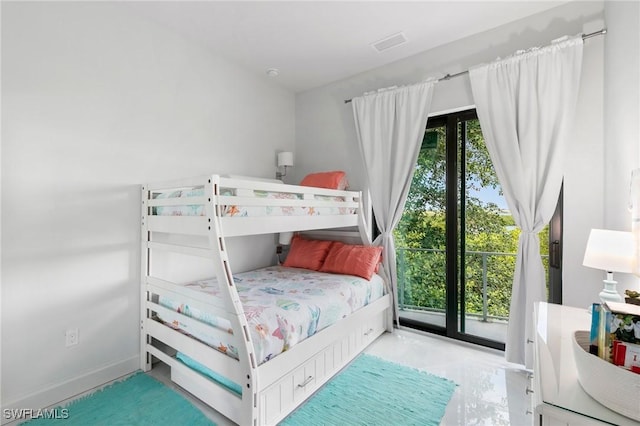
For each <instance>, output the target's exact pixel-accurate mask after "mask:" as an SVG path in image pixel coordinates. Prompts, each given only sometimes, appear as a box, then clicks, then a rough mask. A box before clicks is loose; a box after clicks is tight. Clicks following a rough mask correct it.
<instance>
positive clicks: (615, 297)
mask: <svg viewBox="0 0 640 426" xmlns="http://www.w3.org/2000/svg"><path fill="white" fill-rule="evenodd" d="M634 253H635V251H634V242H633V234H632V233H631V232H624V231H611V230H608V229H592V230H591V233H590V234H589V240H588V241H587V248H586V250H585V253H584V260H583V261H582V264H583V265H584V266H588V267H590V268H595V269H602V270H604V271H606V272H607V277H606V279H604V280H603V282H604V288H603V289H602V291H601V292H600V294H599V296H600V300H601V301H602V302H607V301H611V302H622V301H623V299H622V296H620V294H619V293H618V291H617V290H616V285H617V284H618V283H617V282H616V281H614V280H613V273H614V272H632V270H633V269H632V267H633V255H634Z"/></svg>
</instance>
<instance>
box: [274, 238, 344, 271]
mask: <svg viewBox="0 0 640 426" xmlns="http://www.w3.org/2000/svg"><path fill="white" fill-rule="evenodd" d="M331 244H333V241H325V240H307V239H305V238H302V237H299V236H297V235H296V236H294V237H293V239H292V240H291V247H290V248H289V254H287V258H286V259H285V260H284V263H283V264H282V266H288V267H291V268H304V269H311V270H313V271H318V270H320V267H321V266H322V263H323V262H324V259H325V258H326V257H327V253H329V249H330V248H331Z"/></svg>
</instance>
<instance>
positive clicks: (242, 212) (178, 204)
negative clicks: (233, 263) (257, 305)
mask: <svg viewBox="0 0 640 426" xmlns="http://www.w3.org/2000/svg"><path fill="white" fill-rule="evenodd" d="M269 194H276V196H275V197H271V196H269ZM280 209H285V210H286V211H285V212H282V211H281V210H280ZM309 209H312V210H311V211H310V210H309ZM185 210H186V211H188V213H189V214H187V213H186V212H185ZM296 210H298V213H300V214H301V215H297V216H296V215H295V214H296ZM311 213H313V214H311ZM362 213H363V212H362V209H361V194H360V193H359V192H353V191H338V190H329V189H321V188H312V187H303V186H296V185H285V184H278V183H271V182H265V181H259V180H249V179H239V178H226V177H222V176H218V175H212V176H205V177H201V178H193V179H185V180H180V181H173V182H166V183H162V184H152V185H145V186H143V187H142V259H141V260H142V262H141V263H142V289H141V290H142V306H141V308H142V313H141V363H142V365H141V368H142V369H143V370H144V371H148V370H150V369H151V368H152V365H153V363H154V362H155V361H162V362H164V363H166V364H168V365H169V366H170V368H171V379H172V380H173V381H174V382H176V383H177V384H178V385H180V386H181V387H183V388H184V389H186V390H187V391H189V392H190V393H192V394H193V395H195V396H196V397H198V398H199V399H200V400H202V401H204V402H205V403H206V404H208V405H210V406H211V407H213V408H214V409H215V410H217V411H218V412H220V413H222V414H223V415H225V416H226V417H228V418H229V419H231V420H233V421H234V422H236V423H238V424H240V425H252V426H256V425H264V424H267V425H273V424H277V423H278V422H279V421H281V420H282V419H284V418H285V417H286V416H287V415H288V414H289V413H291V412H292V411H293V410H294V409H295V408H296V407H297V406H299V405H300V404H301V403H302V402H304V400H305V399H307V398H308V397H309V396H311V394H313V392H315V391H316V390H317V389H318V388H319V387H320V386H321V385H322V384H324V383H325V382H326V381H327V380H329V379H330V378H331V377H332V376H333V375H334V374H336V373H337V372H338V371H339V370H340V369H342V368H343V367H344V366H345V365H346V364H347V363H348V362H349V361H351V360H352V359H353V358H354V357H355V356H356V355H358V354H359V353H360V352H361V351H362V350H363V349H364V348H365V347H366V346H367V345H369V344H370V343H371V342H373V341H374V340H375V339H376V338H377V337H378V336H379V335H380V334H382V333H383V332H384V331H385V330H386V329H389V330H390V324H389V322H388V318H389V315H388V310H389V309H390V306H391V303H390V296H389V295H388V292H385V294H384V295H383V296H382V297H380V298H378V299H376V300H372V301H370V303H369V304H367V305H366V306H364V307H362V308H360V309H358V310H356V311H355V312H353V313H352V314H351V315H349V316H347V317H346V318H343V319H341V320H339V322H337V323H335V324H333V325H330V326H328V327H326V328H324V329H321V330H319V331H318V332H316V333H315V334H313V335H312V336H310V337H308V338H306V339H304V340H302V341H300V342H298V343H297V344H295V345H293V346H292V347H291V348H289V349H288V350H285V351H284V352H282V353H280V354H279V355H277V356H275V357H273V358H271V359H269V360H268V361H266V362H260V360H259V358H258V357H257V356H256V351H255V347H254V342H253V339H252V337H251V332H250V330H249V326H248V322H247V318H246V316H245V311H244V309H243V306H242V304H241V302H240V298H239V296H238V291H237V288H236V285H235V283H234V274H233V272H232V270H231V267H230V264H229V259H228V252H227V249H226V243H225V241H226V239H228V238H231V237H237V236H246V235H255V234H269V233H281V232H302V231H310V230H327V231H322V237H323V238H324V239H335V240H341V241H347V242H356V243H359V244H364V245H368V244H370V239H369V236H368V233H367V232H366V226H365V224H364V220H363V214H362ZM289 214H294V216H290V215H289ZM340 229H342V230H340ZM354 230H355V231H354ZM185 235H186V236H189V237H188V238H185V237H184V236H185ZM167 236H169V237H167ZM171 236H176V237H180V238H175V239H172V238H171ZM160 237H162V238H160ZM191 238H193V241H194V243H190V242H189V241H190V239H191ZM198 239H199V240H198ZM196 240H198V242H197V243H196V242H195V241H196ZM203 241H204V243H203ZM160 252H164V253H165V254H166V253H167V252H169V253H178V254H179V256H194V257H198V258H204V259H207V261H210V262H211V263H212V265H213V270H215V278H216V279H217V283H218V286H219V290H220V296H221V298H214V297H212V296H210V295H208V294H205V293H202V292H200V291H195V290H193V289H192V288H189V287H185V286H184V285H182V284H183V283H177V282H169V281H168V280H165V279H160V278H158V277H157V276H156V275H155V274H154V266H153V265H154V262H152V260H153V256H156V254H157V253H160ZM158 255H159V254H158ZM163 297H164V298H168V297H169V298H171V299H172V300H178V301H180V303H183V304H186V305H188V306H189V307H190V308H194V309H198V310H200V311H201V312H204V313H205V314H207V315H210V316H214V317H217V318H219V319H223V320H225V321H227V322H228V324H229V326H228V330H221V329H220V327H215V326H212V325H210V324H207V323H205V322H201V321H198V320H197V319H194V318H193V317H192V316H188V315H184V314H183V313H178V312H176V311H174V310H172V309H169V308H167V307H166V305H163V304H161V303H160V302H159V299H160V298H163ZM158 318H162V319H163V321H164V322H162V321H159V320H158ZM176 321H177V322H179V323H180V324H184V325H186V326H188V327H189V328H190V329H191V330H199V331H202V332H205V333H207V334H208V335H212V336H214V337H216V338H219V339H220V340H221V341H225V342H228V343H229V345H231V346H234V347H235V348H236V351H235V353H234V357H232V356H230V355H229V354H225V353H222V352H221V351H220V350H219V349H216V348H214V347H212V346H210V345H207V344H205V343H203V342H202V341H201V340H199V339H196V338H193V337H191V336H190V335H187V334H186V333H185V332H184V330H180V329H176V328H172V327H170V326H168V325H167V323H171V322H174V323H175V322H176ZM176 354H182V355H186V356H187V357H188V359H190V360H193V361H195V362H196V363H198V364H199V365H200V366H201V368H204V369H208V370H209V371H212V372H213V374H214V377H215V378H216V380H214V379H212V378H211V377H207V376H205V375H204V374H203V373H201V372H198V371H196V370H194V369H192V368H190V367H188V366H187V365H186V364H185V363H184V362H183V361H181V360H179V359H178V357H177V356H176ZM200 371H201V370H200ZM229 382H231V386H230V385H229ZM230 389H233V390H230Z"/></svg>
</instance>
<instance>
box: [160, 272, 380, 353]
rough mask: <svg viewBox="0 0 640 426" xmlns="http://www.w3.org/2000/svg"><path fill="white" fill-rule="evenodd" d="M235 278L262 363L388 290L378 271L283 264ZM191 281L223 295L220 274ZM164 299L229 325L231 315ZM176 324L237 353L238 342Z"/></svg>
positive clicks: (184, 310) (199, 316)
mask: <svg viewBox="0 0 640 426" xmlns="http://www.w3.org/2000/svg"><path fill="white" fill-rule="evenodd" d="M234 280H235V283H236V288H237V290H238V295H239V297H240V300H241V302H242V305H243V307H244V311H245V316H246V318H247V322H248V324H249V328H250V331H251V337H252V339H253V344H254V348H255V351H256V355H257V357H258V360H259V362H260V363H263V362H265V361H267V360H269V359H271V358H273V357H274V356H276V355H278V354H280V353H282V352H284V351H286V350H287V349H289V348H291V347H292V346H293V345H295V344H296V343H298V342H300V341H302V340H304V339H306V338H307V337H309V336H312V335H313V334H315V333H316V332H318V331H319V330H322V329H323V328H325V327H327V326H329V325H331V324H333V323H335V322H336V321H338V320H339V319H341V318H343V317H346V316H347V315H349V314H351V313H352V312H354V311H356V310H358V309H359V308H361V307H363V306H365V305H367V304H369V303H370V302H371V301H373V300H376V299H378V298H379V297H381V296H382V295H383V292H384V290H383V288H384V285H383V280H382V278H380V277H379V276H377V275H374V276H373V278H372V279H371V281H367V280H365V279H363V278H359V277H355V276H351V275H338V274H328V273H323V272H315V271H310V270H306V269H298V268H285V267H282V266H270V267H267V268H263V269H259V270H256V271H251V272H245V273H240V274H236V275H234ZM186 286H188V287H191V288H194V289H197V290H199V291H202V292H204V293H207V294H210V295H212V296H213V297H219V295H220V290H219V288H218V284H217V281H216V280H215V279H209V280H202V281H196V282H192V283H189V284H186ZM159 303H160V304H161V305H163V306H165V307H167V308H170V309H173V310H175V311H178V312H181V313H183V314H184V315H187V316H190V317H192V318H195V319H198V320H200V321H203V322H206V323H208V324H211V325H214V326H216V327H217V328H219V329H221V330H228V329H229V322H228V321H227V320H224V319H221V318H217V317H214V316H212V315H208V314H206V313H203V312H200V311H198V310H195V309H192V308H191V307H190V306H188V305H184V304H180V303H179V302H176V301H174V300H170V299H167V298H160V300H159ZM173 325H174V326H175V327H176V328H180V329H181V330H182V331H184V332H186V333H188V334H191V335H193V337H195V338H197V339H199V340H201V341H203V342H205V343H207V344H208V345H210V346H213V347H215V348H217V349H218V350H220V351H222V352H225V353H227V354H228V355H230V356H235V357H236V358H237V350H236V348H234V347H232V346H230V345H228V344H227V343H226V342H221V341H220V340H219V339H214V338H212V336H207V335H202V334H200V333H198V332H196V331H195V330H189V328H188V327H187V326H186V324H183V323H178V324H175V323H174V324H173Z"/></svg>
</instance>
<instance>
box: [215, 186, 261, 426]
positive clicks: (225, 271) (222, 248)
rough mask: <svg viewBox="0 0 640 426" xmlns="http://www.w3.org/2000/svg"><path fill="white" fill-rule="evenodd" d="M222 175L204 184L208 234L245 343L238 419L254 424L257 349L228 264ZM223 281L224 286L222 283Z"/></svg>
mask: <svg viewBox="0 0 640 426" xmlns="http://www.w3.org/2000/svg"><path fill="white" fill-rule="evenodd" d="M219 179H220V178H219V176H217V175H216V176H211V177H209V178H208V179H207V183H205V185H204V190H205V194H213V195H212V197H213V198H208V199H207V203H206V204H205V206H206V217H207V223H208V235H209V244H210V248H211V249H213V251H214V253H215V255H214V263H215V265H214V266H215V270H216V276H217V279H218V283H219V286H220V289H222V288H223V287H224V288H225V289H226V291H222V294H223V295H224V296H223V298H224V299H225V303H226V304H227V308H228V309H229V311H230V312H235V320H236V322H237V324H239V327H240V330H236V327H235V326H234V327H233V329H234V333H237V332H238V331H239V332H240V333H238V334H237V335H238V336H239V337H240V336H241V337H242V339H243V340H244V345H241V346H240V347H239V348H238V355H239V361H240V366H241V369H242V371H244V372H246V380H245V382H244V383H243V386H242V390H243V392H242V406H243V409H242V413H241V416H242V417H243V418H242V419H234V420H236V421H238V420H239V423H240V424H249V425H255V424H257V422H258V407H257V405H258V403H257V399H258V397H257V390H258V375H257V368H258V360H257V359H256V356H255V350H254V347H253V342H252V340H251V335H250V333H249V326H248V324H247V319H246V317H245V315H244V308H243V307H242V304H241V302H240V297H239V296H238V292H237V290H236V287H235V282H234V280H233V273H232V272H231V267H230V265H229V257H228V252H227V248H226V244H225V240H224V235H223V232H222V226H221V221H220V218H221V217H222V212H221V210H220V204H219V202H218V197H219V196H220V180H219ZM223 284H224V285H223Z"/></svg>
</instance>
